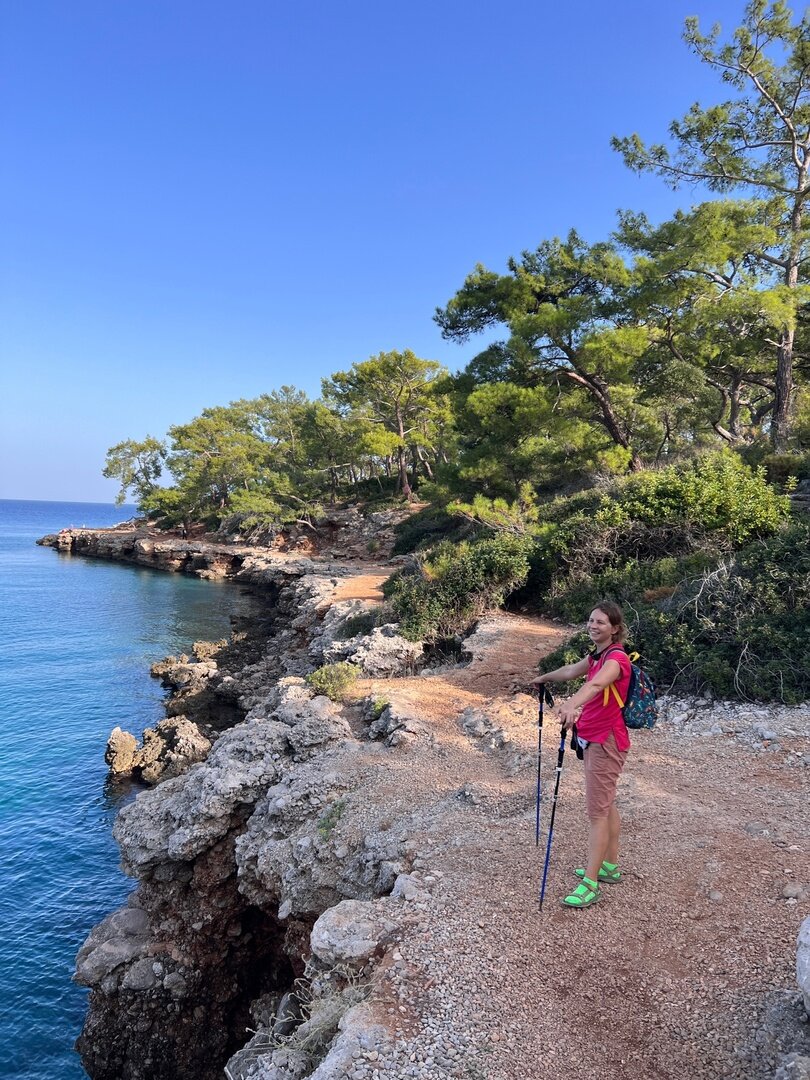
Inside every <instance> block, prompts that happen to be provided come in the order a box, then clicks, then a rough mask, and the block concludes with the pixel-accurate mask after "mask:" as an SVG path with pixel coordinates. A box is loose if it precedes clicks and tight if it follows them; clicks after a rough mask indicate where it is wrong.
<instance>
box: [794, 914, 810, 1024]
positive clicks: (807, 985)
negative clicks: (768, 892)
mask: <svg viewBox="0 0 810 1080" xmlns="http://www.w3.org/2000/svg"><path fill="white" fill-rule="evenodd" d="M796 981H797V982H798V984H799V990H801V993H802V998H803V1000H804V1009H805V1012H806V1013H807V1014H808V1015H809V1016H810V915H808V916H807V918H806V919H805V920H804V921H803V922H802V925H801V926H800V927H799V941H798V950H797V953H796Z"/></svg>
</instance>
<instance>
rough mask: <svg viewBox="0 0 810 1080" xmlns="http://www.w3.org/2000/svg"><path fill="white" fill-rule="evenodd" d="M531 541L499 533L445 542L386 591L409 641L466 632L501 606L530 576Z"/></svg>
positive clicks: (392, 581)
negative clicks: (471, 540) (480, 537)
mask: <svg viewBox="0 0 810 1080" xmlns="http://www.w3.org/2000/svg"><path fill="white" fill-rule="evenodd" d="M531 546H532V545H531V541H529V540H526V539H525V538H519V537H514V536H510V535H508V534H505V533H504V534H501V535H498V536H495V537H493V538H491V539H485V540H478V541H475V542H473V543H466V542H463V543H460V544H452V543H449V542H445V543H443V544H440V545H439V546H438V547H437V548H435V549H433V550H432V551H431V553H430V555H429V556H428V557H427V558H425V559H423V560H421V561H420V562H419V563H418V564H417V566H416V568H415V569H414V570H413V571H411V572H401V573H398V574H395V575H394V576H393V577H391V578H389V579H388V581H387V582H386V583H385V585H384V587H383V591H384V593H385V595H386V597H387V598H388V600H389V601H390V603H391V606H392V608H393V610H394V614H395V615H396V618H397V619H398V621H399V624H400V630H401V633H402V634H403V635H404V636H405V637H407V638H408V639H410V640H411V641H429V642H433V641H437V640H440V639H442V638H448V637H452V636H453V635H454V634H457V633H460V632H462V631H464V630H466V629H467V628H468V627H469V625H470V624H471V623H472V622H473V621H474V620H475V619H476V618H479V617H480V616H481V615H482V614H483V613H484V612H485V611H487V610H489V609H490V608H493V607H497V606H498V605H499V604H501V603H503V600H504V597H506V596H507V595H508V594H509V593H510V592H512V591H513V590H514V589H515V588H517V587H518V586H519V585H521V584H522V583H523V582H524V581H525V580H526V577H527V575H528V572H529V561H528V553H529V551H530V550H531Z"/></svg>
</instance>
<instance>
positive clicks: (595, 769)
mask: <svg viewBox="0 0 810 1080" xmlns="http://www.w3.org/2000/svg"><path fill="white" fill-rule="evenodd" d="M628 752H629V751H627V750H619V749H618V747H617V746H616V739H615V738H614V736H613V732H611V733H610V735H608V737H607V741H606V742H603V743H595V742H592V743H588V745H587V747H586V748H585V805H586V807H587V809H588V817H589V818H590V819H594V818H603V817H606V816H607V815H608V813H609V812H610V808H611V806H613V803H614V801H615V799H616V785H617V784H618V782H619V776H620V775H621V771H622V769H623V768H624V763H625V761H626V760H627V754H628Z"/></svg>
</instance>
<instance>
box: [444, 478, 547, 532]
mask: <svg viewBox="0 0 810 1080" xmlns="http://www.w3.org/2000/svg"><path fill="white" fill-rule="evenodd" d="M447 512H448V513H449V514H457V515H460V516H461V517H465V518H467V519H468V520H469V521H473V522H476V523H478V524H481V525H484V526H486V527H487V528H488V529H492V530H493V531H495V532H506V533H511V534H512V535H513V536H527V535H529V533H530V532H531V531H532V528H533V526H534V525H536V523H537V520H538V516H539V511H538V507H537V496H536V495H535V493H534V491H533V490H532V487H531V485H530V484H526V483H524V484H521V487H520V494H519V497H518V498H517V499H516V500H515V501H514V502H512V503H509V502H507V501H506V499H487V498H485V496H483V495H476V496H475V498H474V499H473V501H472V502H471V503H462V502H453V503H450V505H449V506H448V507H447Z"/></svg>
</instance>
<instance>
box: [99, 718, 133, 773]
mask: <svg viewBox="0 0 810 1080" xmlns="http://www.w3.org/2000/svg"><path fill="white" fill-rule="evenodd" d="M137 746H138V740H137V739H136V738H135V736H134V735H131V734H130V733H129V732H128V731H122V730H121V728H120V727H114V728H113V729H112V731H111V733H110V737H109V739H108V740H107V749H106V750H105V751H104V760H105V761H106V763H107V765H108V766H109V768H110V772H111V773H112V775H113V776H129V775H130V774H131V773H132V769H133V767H134V764H135V751H136V749H137Z"/></svg>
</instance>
